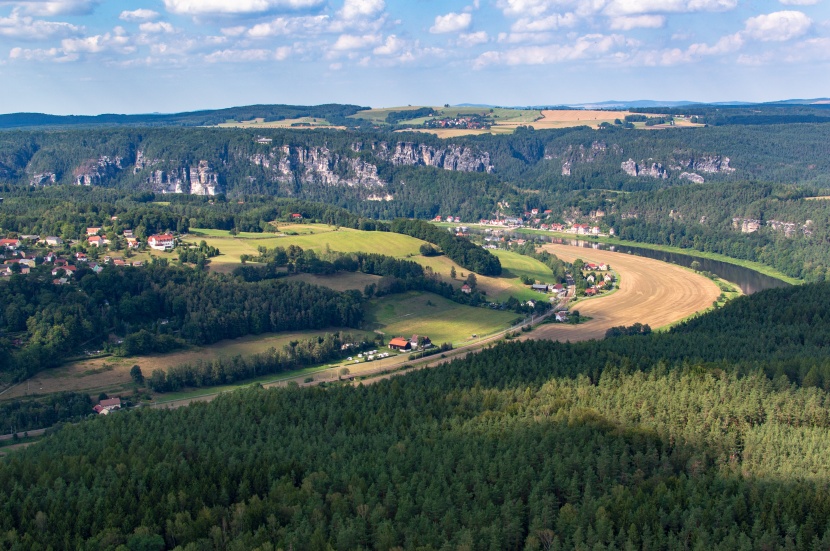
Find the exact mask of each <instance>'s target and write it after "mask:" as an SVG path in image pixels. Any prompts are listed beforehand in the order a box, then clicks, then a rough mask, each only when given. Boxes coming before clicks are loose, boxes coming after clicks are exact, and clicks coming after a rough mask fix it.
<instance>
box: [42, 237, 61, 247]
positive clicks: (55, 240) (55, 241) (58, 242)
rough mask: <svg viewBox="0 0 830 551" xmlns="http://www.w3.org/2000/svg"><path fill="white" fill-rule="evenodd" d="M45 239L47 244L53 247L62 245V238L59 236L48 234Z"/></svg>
mask: <svg viewBox="0 0 830 551" xmlns="http://www.w3.org/2000/svg"><path fill="white" fill-rule="evenodd" d="M45 241H46V244H47V245H49V246H50V247H55V246H57V245H63V239H61V238H60V237H56V236H54V235H50V236H49V237H47V238H46V239H45Z"/></svg>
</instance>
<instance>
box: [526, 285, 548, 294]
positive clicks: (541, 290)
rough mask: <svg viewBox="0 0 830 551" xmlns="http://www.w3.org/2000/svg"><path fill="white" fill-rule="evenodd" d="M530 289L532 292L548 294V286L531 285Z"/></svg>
mask: <svg viewBox="0 0 830 551" xmlns="http://www.w3.org/2000/svg"><path fill="white" fill-rule="evenodd" d="M530 288H531V289H533V290H534V291H536V292H538V293H547V292H548V286H547V285H545V284H541V285H539V284H533V285H531V286H530Z"/></svg>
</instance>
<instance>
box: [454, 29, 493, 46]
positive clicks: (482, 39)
mask: <svg viewBox="0 0 830 551" xmlns="http://www.w3.org/2000/svg"><path fill="white" fill-rule="evenodd" d="M489 41H490V37H489V36H487V33H486V32H484V31H478V32H474V33H461V34H460V35H458V41H457V42H458V45H459V46H463V47H465V48H472V47H473V46H478V45H479V44H486V43H487V42H489Z"/></svg>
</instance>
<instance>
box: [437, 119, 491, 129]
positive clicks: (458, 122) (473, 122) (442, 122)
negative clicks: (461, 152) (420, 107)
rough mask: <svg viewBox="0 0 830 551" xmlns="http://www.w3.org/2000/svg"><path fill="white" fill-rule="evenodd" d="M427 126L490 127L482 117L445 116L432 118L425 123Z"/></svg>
mask: <svg viewBox="0 0 830 551" xmlns="http://www.w3.org/2000/svg"><path fill="white" fill-rule="evenodd" d="M424 127H426V128H466V129H475V130H479V129H482V128H489V126H488V124H487V123H486V122H485V121H483V120H482V119H481V118H480V117H455V118H450V117H445V118H443V119H430V120H428V121H426V122H425V123H424Z"/></svg>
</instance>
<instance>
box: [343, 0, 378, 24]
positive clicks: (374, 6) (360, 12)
mask: <svg viewBox="0 0 830 551" xmlns="http://www.w3.org/2000/svg"><path fill="white" fill-rule="evenodd" d="M385 7H386V3H385V2H384V0H346V1H345V2H344V3H343V9H342V10H340V17H342V18H343V19H346V20H351V19H361V18H369V17H374V16H376V15H377V14H379V13H380V12H382V11H383V9H384V8H385Z"/></svg>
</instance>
